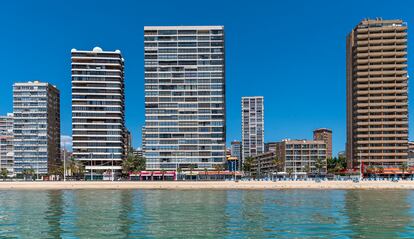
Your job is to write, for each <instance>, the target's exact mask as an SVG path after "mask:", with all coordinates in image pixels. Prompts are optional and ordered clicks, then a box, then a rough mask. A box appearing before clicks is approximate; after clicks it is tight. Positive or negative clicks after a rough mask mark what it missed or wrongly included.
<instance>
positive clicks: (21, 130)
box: [13, 81, 61, 178]
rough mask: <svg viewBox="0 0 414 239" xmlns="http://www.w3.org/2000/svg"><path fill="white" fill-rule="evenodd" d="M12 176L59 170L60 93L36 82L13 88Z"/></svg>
mask: <svg viewBox="0 0 414 239" xmlns="http://www.w3.org/2000/svg"><path fill="white" fill-rule="evenodd" d="M13 137H14V140H13V143H14V173H15V174H18V175H22V173H23V171H24V170H25V169H26V170H32V171H33V172H34V173H35V175H36V177H37V178H40V177H41V176H42V175H45V174H48V173H49V172H50V171H51V170H52V169H53V168H56V167H59V166H60V163H61V159H60V92H59V90H58V89H57V88H56V87H55V86H53V85H51V84H49V83H44V82H39V81H33V82H32V81H29V82H24V83H15V84H14V85H13Z"/></svg>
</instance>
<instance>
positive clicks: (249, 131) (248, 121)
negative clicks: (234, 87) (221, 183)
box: [241, 96, 264, 162]
mask: <svg viewBox="0 0 414 239" xmlns="http://www.w3.org/2000/svg"><path fill="white" fill-rule="evenodd" d="M263 101H264V99H263V96H251V97H242V102H241V104H242V162H243V161H244V160H245V159H246V158H247V157H251V156H255V155H257V154H262V153H263V152H264V102H263Z"/></svg>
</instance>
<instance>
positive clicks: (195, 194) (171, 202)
mask: <svg viewBox="0 0 414 239" xmlns="http://www.w3.org/2000/svg"><path fill="white" fill-rule="evenodd" d="M142 193H143V197H142V199H143V201H142V204H143V205H142V206H143V207H144V208H145V209H144V212H143V213H144V217H143V218H142V219H143V220H144V221H143V222H142V223H143V224H145V226H146V233H147V236H149V237H151V238H180V237H184V236H188V237H190V238H217V236H218V235H224V233H225V228H224V224H225V222H226V220H227V218H226V215H225V214H224V213H223V206H224V205H225V204H226V191H144V192H142Z"/></svg>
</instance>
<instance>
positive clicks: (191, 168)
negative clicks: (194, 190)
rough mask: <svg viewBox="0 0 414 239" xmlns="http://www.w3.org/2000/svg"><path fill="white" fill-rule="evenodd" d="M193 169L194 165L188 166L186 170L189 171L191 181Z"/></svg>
mask: <svg viewBox="0 0 414 239" xmlns="http://www.w3.org/2000/svg"><path fill="white" fill-rule="evenodd" d="M194 168H195V166H194V164H190V165H188V169H190V178H191V180H193V170H194Z"/></svg>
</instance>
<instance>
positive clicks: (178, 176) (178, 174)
mask: <svg viewBox="0 0 414 239" xmlns="http://www.w3.org/2000/svg"><path fill="white" fill-rule="evenodd" d="M182 172H183V169H182V168H180V167H178V168H177V179H180V176H181V173H182Z"/></svg>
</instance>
